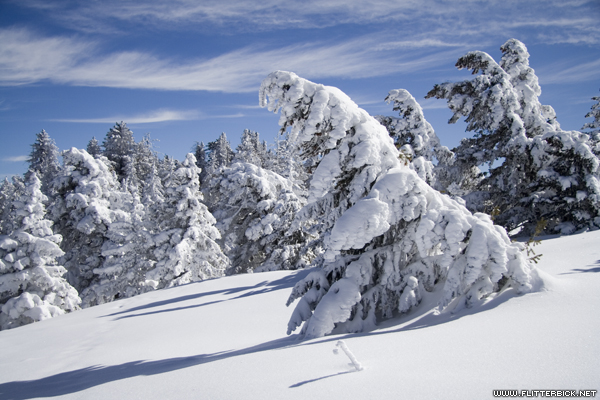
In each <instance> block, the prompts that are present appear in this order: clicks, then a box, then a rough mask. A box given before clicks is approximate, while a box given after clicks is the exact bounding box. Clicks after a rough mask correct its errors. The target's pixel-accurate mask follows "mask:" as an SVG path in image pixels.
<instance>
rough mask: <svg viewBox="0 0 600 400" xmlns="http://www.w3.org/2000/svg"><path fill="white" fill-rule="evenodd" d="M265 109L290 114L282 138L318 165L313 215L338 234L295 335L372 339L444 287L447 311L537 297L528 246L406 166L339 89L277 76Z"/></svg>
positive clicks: (264, 91)
mask: <svg viewBox="0 0 600 400" xmlns="http://www.w3.org/2000/svg"><path fill="white" fill-rule="evenodd" d="M259 99H260V103H261V106H263V107H264V106H267V105H268V106H269V110H270V111H278V110H281V118H280V123H281V126H282V129H286V128H288V127H290V128H291V131H290V136H291V137H293V138H294V140H297V141H298V142H299V143H301V144H302V148H303V149H304V153H303V154H304V157H306V158H311V159H312V160H313V161H314V164H313V165H314V166H315V169H314V171H313V173H312V179H311V181H310V194H309V204H308V205H307V206H305V207H304V209H306V210H311V212H305V213H304V216H306V217H309V218H315V217H317V216H318V217H319V218H323V219H327V220H328V224H329V227H328V229H326V230H324V231H323V235H324V236H325V238H324V239H323V241H322V243H323V247H324V250H325V253H324V256H323V260H322V264H321V268H319V269H316V270H315V271H313V272H311V273H310V274H309V275H308V276H307V277H306V278H304V279H303V280H301V281H300V282H298V283H297V284H296V285H295V287H294V289H293V291H292V294H291V295H290V299H289V301H288V304H290V303H291V302H293V301H294V300H295V299H298V298H299V299H300V301H299V303H298V305H297V306H296V308H295V310H294V312H293V314H292V317H291V319H290V323H289V325H288V333H290V332H292V331H293V330H295V329H296V328H297V327H298V326H300V325H303V328H302V332H303V333H304V334H305V337H306V338H312V337H319V336H322V335H325V334H328V333H331V332H334V331H335V332H357V331H364V330H367V329H370V328H372V327H373V326H374V324H375V323H376V322H377V319H378V318H389V317H391V316H392V315H393V313H394V311H399V312H407V311H408V310H410V309H411V308H412V307H415V306H417V305H418V304H419V302H420V300H421V298H422V296H423V293H424V292H425V291H433V290H435V289H436V287H439V286H441V287H442V288H443V295H442V297H441V300H440V303H439V308H440V309H442V310H443V309H452V310H457V309H459V308H460V307H470V306H472V305H475V304H478V303H480V302H481V301H482V300H483V299H484V298H486V297H487V296H489V295H490V294H491V293H493V292H494V291H498V290H500V289H502V288H504V287H507V286H509V287H514V288H516V289H517V290H518V291H520V292H526V291H529V290H531V289H532V284H533V283H534V282H535V280H536V274H535V272H534V270H533V269H532V265H531V264H530V263H528V262H527V260H526V259H525V257H524V255H523V253H522V251H521V250H522V248H523V246H522V245H521V244H518V243H511V242H510V240H509V238H508V236H507V234H506V232H505V231H504V230H503V229H501V228H499V227H496V226H494V225H493V223H492V221H491V220H490V218H489V217H488V216H486V215H484V214H478V215H472V214H470V213H469V212H468V211H467V210H466V209H465V208H464V207H462V206H461V205H460V204H459V203H457V202H456V201H453V200H451V199H450V198H449V197H447V196H444V195H442V194H440V193H439V192H437V191H435V190H433V189H432V188H431V187H429V186H428V185H427V184H426V183H425V182H424V181H423V180H422V179H420V178H419V176H418V175H417V174H416V173H415V172H414V171H412V170H411V169H410V168H408V167H407V166H405V165H403V163H401V161H400V160H399V153H398V151H397V149H396V148H395V146H394V143H393V141H392V139H391V138H390V137H389V134H388V133H387V131H386V129H385V128H384V127H383V126H382V125H381V124H379V123H378V122H377V121H376V120H375V119H374V118H372V117H370V116H369V115H368V114H367V113H366V112H365V111H364V110H361V109H360V108H358V106H357V105H356V104H355V103H353V102H352V101H351V100H350V99H349V98H348V97H347V96H346V95H345V94H343V93H342V92H341V91H340V90H338V89H336V88H330V87H326V86H323V85H317V84H314V83H312V82H309V81H306V80H304V79H301V78H299V77H298V76H296V75H295V74H293V73H289V72H283V71H278V72H274V73H272V74H270V75H269V76H268V77H267V78H266V79H265V80H264V81H263V83H262V85H261V89H260V95H259ZM302 214H303V213H302V212H300V213H298V214H296V220H298V218H299V216H300V217H302ZM451 302H452V305H451V306H450V304H451Z"/></svg>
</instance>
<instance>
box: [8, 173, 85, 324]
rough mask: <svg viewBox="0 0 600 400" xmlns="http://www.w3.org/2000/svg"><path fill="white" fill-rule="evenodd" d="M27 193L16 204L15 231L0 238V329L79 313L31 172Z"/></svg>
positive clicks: (50, 224)
mask: <svg viewBox="0 0 600 400" xmlns="http://www.w3.org/2000/svg"><path fill="white" fill-rule="evenodd" d="M28 174H29V176H28V178H27V185H26V186H25V191H24V193H22V194H21V195H20V196H19V198H18V199H16V200H15V201H14V213H15V215H16V218H17V219H18V220H19V228H18V229H16V230H14V231H13V232H11V233H10V234H8V235H2V236H0V329H9V328H14V327H17V326H21V325H25V324H28V323H32V322H36V321H41V320H44V319H48V318H51V317H54V316H57V315H60V314H64V313H65V312H69V311H73V310H76V309H78V308H79V303H80V302H81V300H80V298H79V296H78V294H77V291H76V290H75V289H74V288H73V287H72V286H71V285H69V284H68V283H67V281H66V280H65V279H64V278H63V275H64V274H65V273H66V272H67V271H66V269H65V268H64V267H62V266H60V265H57V258H58V257H60V256H62V255H63V252H62V250H61V249H60V247H59V244H60V242H61V240H62V237H61V236H60V235H56V234H54V233H53V232H52V228H51V226H52V222H51V221H50V220H48V219H46V210H45V207H44V202H45V201H46V199H45V196H44V195H43V194H42V192H41V181H40V180H39V178H38V177H37V175H36V173H35V172H33V171H30V172H29V173H28Z"/></svg>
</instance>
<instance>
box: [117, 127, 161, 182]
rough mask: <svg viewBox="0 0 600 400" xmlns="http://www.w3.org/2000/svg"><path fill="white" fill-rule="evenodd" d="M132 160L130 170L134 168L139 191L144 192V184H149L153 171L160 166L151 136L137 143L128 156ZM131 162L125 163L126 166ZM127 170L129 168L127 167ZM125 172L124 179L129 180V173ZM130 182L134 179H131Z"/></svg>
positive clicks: (147, 135)
mask: <svg viewBox="0 0 600 400" xmlns="http://www.w3.org/2000/svg"><path fill="white" fill-rule="evenodd" d="M128 156H129V158H130V159H131V162H132V165H131V166H129V168H134V170H135V179H136V180H137V190H139V191H142V186H143V183H144V182H147V181H148V179H149V178H150V175H151V174H152V171H153V170H155V169H156V166H157V164H158V156H157V154H156V151H154V148H153V146H152V139H151V138H150V134H146V135H144V138H143V139H142V140H141V141H140V142H138V143H135V144H134V146H133V149H132V152H131V153H130V154H129V155H128ZM128 161H129V160H126V161H125V164H126V163H127V162H128ZM126 168H128V167H127V166H126ZM123 172H124V178H127V176H128V175H127V171H125V170H124V171H123ZM129 179H130V180H131V179H132V178H129Z"/></svg>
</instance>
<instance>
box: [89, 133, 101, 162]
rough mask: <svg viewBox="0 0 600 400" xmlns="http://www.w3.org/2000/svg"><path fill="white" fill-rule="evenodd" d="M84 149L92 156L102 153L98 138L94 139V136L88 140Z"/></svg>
mask: <svg viewBox="0 0 600 400" xmlns="http://www.w3.org/2000/svg"><path fill="white" fill-rule="evenodd" d="M85 150H86V151H87V152H88V154H89V155H90V156H92V157H96V156H97V155H100V154H102V147H100V142H98V139H96V137H95V136H94V137H92V139H91V140H90V141H89V142H88V145H87V147H86V149H85Z"/></svg>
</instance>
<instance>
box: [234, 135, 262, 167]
mask: <svg viewBox="0 0 600 400" xmlns="http://www.w3.org/2000/svg"><path fill="white" fill-rule="evenodd" d="M266 152H267V149H266V147H265V146H264V144H263V143H261V142H260V138H259V134H258V132H254V131H251V130H250V129H244V132H243V133H242V140H241V142H240V144H239V145H238V147H237V148H236V152H235V154H234V156H233V159H232V163H236V162H239V163H249V164H253V165H256V166H257V167H261V168H264V167H265V161H266V160H265V157H266Z"/></svg>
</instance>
